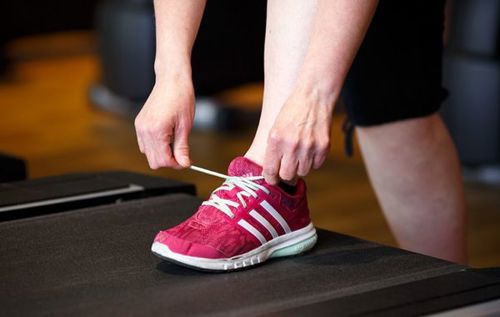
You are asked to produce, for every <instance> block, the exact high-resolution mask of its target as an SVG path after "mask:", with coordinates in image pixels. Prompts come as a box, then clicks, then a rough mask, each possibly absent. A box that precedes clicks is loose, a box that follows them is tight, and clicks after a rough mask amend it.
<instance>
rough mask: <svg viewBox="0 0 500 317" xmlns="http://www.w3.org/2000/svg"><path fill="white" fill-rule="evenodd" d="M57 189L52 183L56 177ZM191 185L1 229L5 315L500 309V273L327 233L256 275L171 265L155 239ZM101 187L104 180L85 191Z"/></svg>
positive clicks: (175, 219) (187, 200) (179, 216)
mask: <svg viewBox="0 0 500 317" xmlns="http://www.w3.org/2000/svg"><path fill="white" fill-rule="evenodd" d="M72 177H73V176H65V177H62V178H60V179H61V182H62V183H61V184H64V186H63V188H67V187H72V186H71V181H70V179H71V178H72ZM141 177H143V181H144V182H146V181H147V180H148V177H147V176H141ZM78 179H81V177H80V176H79V177H77V180H78ZM90 179H91V178H89V179H88V180H90ZM129 179H130V178H129ZM31 182H32V181H27V182H26V183H25V187H28V186H29V184H30V183H31ZM128 182H131V181H130V180H129V181H128ZM155 182H156V180H155ZM167 182H168V181H167ZM41 183H43V179H41V180H38V184H41ZM49 183H51V185H50V186H52V188H55V183H56V181H55V180H54V179H52V180H51V181H50V182H49ZM132 183H134V184H138V183H139V182H138V181H134V182H132ZM75 184H78V183H75ZM170 184H171V185H172V186H171V189H172V188H174V187H175V186H174V184H178V183H176V182H174V183H170ZM182 186H184V187H182ZM182 186H181V187H179V188H176V189H175V190H176V191H177V193H170V194H165V195H161V196H155V197H146V198H139V199H132V200H128V201H122V202H119V203H110V202H109V201H108V202H105V203H103V204H98V203H95V204H92V206H90V207H87V208H81V209H75V210H66V211H61V212H58V213H52V214H45V215H38V216H33V217H29V218H24V219H11V220H9V221H4V222H1V223H0V281H2V282H1V283H0V307H2V308H1V309H2V316H41V315H50V316H53V315H64V316H67V315H71V316H88V315H92V316H109V315H116V316H122V315H127V316H129V315H147V316H148V315H154V314H161V315H168V316H191V315H203V316H206V315H228V316H254V315H271V316H274V315H279V316H283V315H285V316H288V315H291V316H295V315H306V314H307V315H313V316H332V315H335V316H346V315H351V316H352V315H361V314H363V315H367V316H381V315H383V316H387V315H389V316H391V315H398V316H399V315H404V316H413V315H421V314H427V313H437V312H443V311H449V310H451V309H459V311H460V310H462V311H463V310H464V309H468V311H469V312H470V311H471V310H472V311H473V313H471V315H474V316H477V315H479V313H480V312H481V311H484V309H485V308H484V307H485V306H484V305H487V306H486V307H487V308H488V309H489V311H493V313H495V312H500V272H499V271H498V269H497V270H490V271H487V270H474V269H472V268H469V267H466V266H462V265H458V264H453V263H450V262H446V261H442V260H438V259H435V258H432V257H428V256H423V255H419V254H416V253H412V252H407V251H403V250H400V249H397V248H392V247H388V246H384V245H380V244H376V243H373V242H369V241H365V240H361V239H357V238H354V237H349V236H346V235H342V234H339V233H334V232H329V231H325V230H319V231H318V234H319V241H318V244H317V246H316V247H315V248H314V249H313V250H312V251H311V252H308V253H306V254H304V255H302V256H297V257H291V258H283V259H275V260H271V261H269V262H267V263H266V264H265V265H262V266H260V267H257V268H253V269H251V270H244V271H240V272H234V273H203V272H198V271H193V270H190V269H187V268H183V267H180V266H177V265H175V264H170V263H168V262H163V261H161V260H160V259H158V258H156V257H155V256H154V255H152V254H151V252H150V250H149V249H150V246H151V242H152V239H153V238H154V236H155V234H156V233H157V232H158V231H159V230H161V229H164V228H166V227H170V226H173V225H175V224H177V223H179V222H180V221H182V220H183V219H185V218H186V217H188V216H190V215H191V214H192V213H193V212H194V211H195V210H196V208H197V207H198V205H199V203H200V200H199V199H197V198H195V197H194V196H192V195H190V194H189V193H192V191H191V190H190V189H189V190H187V191H185V190H182V189H181V188H184V189H186V187H185V184H182ZM73 187H75V186H73ZM101 187H102V186H101V185H100V184H99V183H98V182H97V181H96V188H95V190H91V188H87V190H86V191H87V192H94V193H99V192H100V191H102V189H101ZM38 188H39V190H40V191H43V186H41V185H39V187H38ZM105 190H108V188H107V187H106V189H105ZM50 191H51V190H47V192H50ZM183 191H184V193H179V192H183ZM186 192H189V193H186ZM13 194H14V193H13ZM19 203H20V201H19V200H18V201H17V204H19ZM464 306H467V307H464ZM453 312H454V313H455V312H456V311H453Z"/></svg>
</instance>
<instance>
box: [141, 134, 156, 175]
mask: <svg viewBox="0 0 500 317" xmlns="http://www.w3.org/2000/svg"><path fill="white" fill-rule="evenodd" d="M143 142H144V143H143V145H144V154H145V156H146V159H147V161H148V165H149V167H150V168H151V169H154V170H155V169H157V168H158V164H157V163H156V158H155V155H154V150H153V148H154V147H153V146H152V145H151V142H149V141H148V138H146V139H145V140H143Z"/></svg>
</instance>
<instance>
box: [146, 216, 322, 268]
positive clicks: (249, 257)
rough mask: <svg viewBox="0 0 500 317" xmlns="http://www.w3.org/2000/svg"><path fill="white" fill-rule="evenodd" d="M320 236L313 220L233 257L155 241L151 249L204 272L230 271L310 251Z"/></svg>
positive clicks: (157, 254) (164, 257) (158, 254)
mask: <svg viewBox="0 0 500 317" xmlns="http://www.w3.org/2000/svg"><path fill="white" fill-rule="evenodd" d="M317 239H318V236H317V234H316V229H314V226H313V224H312V223H310V224H309V225H307V226H306V227H304V228H302V229H299V230H296V231H292V232H290V233H287V234H284V235H282V236H279V237H276V238H274V239H272V240H269V241H267V242H266V243H264V244H263V245H261V246H260V247H258V248H256V249H254V250H252V251H249V252H247V253H244V254H240V255H238V256H235V257H232V258H224V259H208V258H200V257H193V256H188V255H183V254H179V253H175V252H173V251H171V250H170V249H169V248H168V246H166V245H164V244H162V243H159V242H155V243H153V245H152V247H151V251H152V252H153V253H154V254H155V255H156V256H158V257H160V258H162V259H164V260H167V261H170V262H173V263H176V264H180V265H182V266H185V267H189V268H192V269H196V270H201V271H211V272H229V271H235V270H241V269H246V268H249V267H252V266H255V265H258V264H260V263H263V262H265V261H267V260H268V259H271V258H278V257H287V256H292V255H297V254H301V253H303V252H306V251H308V250H310V249H311V248H312V247H313V246H314V245H315V244H316V241H317Z"/></svg>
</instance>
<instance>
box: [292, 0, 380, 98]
mask: <svg viewBox="0 0 500 317" xmlns="http://www.w3.org/2000/svg"><path fill="white" fill-rule="evenodd" d="M377 4H378V0H335V1H332V0H319V2H318V10H317V16H316V22H315V25H314V28H313V34H312V37H311V40H310V44H309V48H308V51H307V54H306V57H305V60H304V63H303V65H302V68H301V70H300V73H299V77H298V81H297V86H298V87H297V88H299V89H303V90H306V91H308V92H309V93H313V94H314V95H316V96H318V98H320V99H322V100H324V102H325V103H326V104H333V103H334V102H335V100H336V99H337V98H338V96H339V94H340V90H341V88H342V85H343V83H344V80H345V77H346V75H347V72H348V71H349V68H350V67H351V64H352V62H353V60H354V57H355V55H356V52H357V50H358V48H359V46H360V45H361V43H362V41H363V38H364V35H365V33H366V31H367V29H368V26H369V24H370V22H371V19H372V17H373V14H374V12H375V10H376V7H377Z"/></svg>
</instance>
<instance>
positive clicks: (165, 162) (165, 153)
mask: <svg viewBox="0 0 500 317" xmlns="http://www.w3.org/2000/svg"><path fill="white" fill-rule="evenodd" d="M172 142H173V137H172V136H171V135H170V134H164V135H162V136H158V137H157V139H156V140H155V143H154V145H155V148H154V156H155V158H156V162H157V163H158V165H159V167H172V168H179V164H178V163H177V161H176V160H175V158H174V155H173V153H172Z"/></svg>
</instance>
